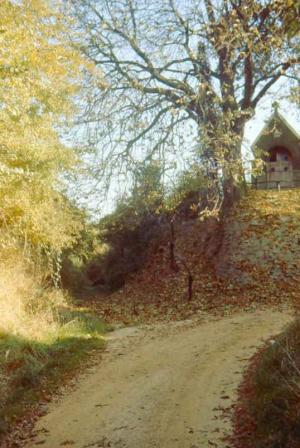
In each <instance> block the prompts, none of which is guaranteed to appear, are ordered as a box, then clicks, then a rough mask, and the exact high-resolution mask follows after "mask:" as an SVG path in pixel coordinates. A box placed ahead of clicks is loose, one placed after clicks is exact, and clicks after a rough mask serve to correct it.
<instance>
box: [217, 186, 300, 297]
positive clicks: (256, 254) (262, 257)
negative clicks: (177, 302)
mask: <svg viewBox="0 0 300 448" xmlns="http://www.w3.org/2000/svg"><path fill="white" fill-rule="evenodd" d="M215 265H216V273H217V275H219V276H225V277H226V278H229V279H231V280H233V281H234V282H238V283H240V284H242V285H245V286H247V285H248V286H256V285H257V282H264V283H265V284H268V287H269V288H272V290H273V289H275V288H278V286H279V287H283V286H284V285H285V286H286V287H290V286H291V285H292V284H294V283H295V282H296V283H297V282H298V281H299V278H300V277H299V269H300V190H298V189H295V190H284V191H274V190H271V191H251V192H250V193H249V195H248V196H246V197H245V198H244V199H243V200H242V201H241V202H240V203H239V204H238V205H237V206H236V207H235V208H234V210H232V212H231V213H230V215H229V216H228V218H227V220H226V222H225V226H224V235H223V241H222V246H221V249H220V251H219V254H218V258H217V262H216V264H215Z"/></svg>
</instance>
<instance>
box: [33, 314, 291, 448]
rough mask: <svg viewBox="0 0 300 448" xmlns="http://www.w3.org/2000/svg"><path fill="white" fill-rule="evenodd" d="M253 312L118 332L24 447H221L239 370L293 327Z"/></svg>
mask: <svg viewBox="0 0 300 448" xmlns="http://www.w3.org/2000/svg"><path fill="white" fill-rule="evenodd" d="M290 319H291V318H290V316H289V315H288V313H282V312H279V311H259V312H258V311H257V312H255V313H248V314H246V313H244V314H240V315H235V316H234V317H229V318H223V319H220V320H213V321H208V322H204V323H198V324H195V323H192V322H185V323H177V324H170V325H169V326H159V327H158V326H157V327H152V328H137V329H128V328H127V329H123V330H118V331H117V332H115V333H113V334H112V335H111V340H110V341H109V343H108V348H107V350H106V353H105V355H104V357H103V359H102V361H101V362H99V364H97V365H95V366H94V367H93V368H92V369H90V371H89V372H88V373H86V374H85V375H84V376H83V377H81V379H80V380H79V382H78V385H77V387H76V389H75V390H74V391H71V392H69V393H68V394H66V395H65V396H63V397H62V398H60V399H59V400H58V401H57V402H53V403H52V404H51V405H50V408H49V413H48V414H47V415H45V416H44V417H42V418H41V419H40V420H39V422H38V423H37V425H36V427H35V436H34V437H33V438H32V440H31V441H29V442H28V444H27V445H26V446H27V448H29V447H30V448H32V447H36V446H39V445H41V446H43V447H44V448H59V447H69V446H72V447H75V448H77V447H78V448H92V447H101V448H108V447H112V448H206V447H210V448H213V447H226V446H227V445H226V442H224V441H222V437H223V436H224V433H226V432H227V431H228V430H230V424H229V422H227V421H224V420H223V419H219V418H218V417H219V416H220V414H221V413H222V410H221V409H222V408H224V407H227V406H229V405H230V403H231V402H232V399H234V397H235V390H236V387H237V385H238V383H239V381H240V379H241V373H240V372H241V370H242V369H241V368H242V367H243V366H245V365H246V362H247V361H246V359H245V358H248V357H249V356H250V355H251V354H252V353H253V352H254V351H255V349H256V347H257V346H259V345H260V344H261V343H262V340H263V339H265V338H268V337H270V336H271V335H272V334H276V333H278V332H279V331H280V330H281V329H282V327H283V326H284V325H285V324H286V323H287V322H288V321H289V320H290Z"/></svg>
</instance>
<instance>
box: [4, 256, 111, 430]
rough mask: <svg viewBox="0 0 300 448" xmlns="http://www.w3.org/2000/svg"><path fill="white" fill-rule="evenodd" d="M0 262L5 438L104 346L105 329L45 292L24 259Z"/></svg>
mask: <svg viewBox="0 0 300 448" xmlns="http://www.w3.org/2000/svg"><path fill="white" fill-rule="evenodd" d="M0 259H1V262H0V436H1V434H2V435H3V434H4V433H6V432H7V431H8V430H9V429H10V428H11V426H12V425H13V424H14V423H15V422H16V421H18V420H19V419H20V417H21V416H22V415H23V414H24V413H25V412H26V409H28V406H29V407H31V406H32V405H33V404H34V403H36V402H37V401H39V400H40V399H42V398H43V395H44V394H45V393H46V394H47V393H48V392H50V389H51V390H53V388H54V389H55V388H56V386H57V383H58V382H61V381H62V379H63V376H64V374H67V376H69V375H70V374H71V375H72V372H75V371H76V370H77V369H78V365H79V364H80V363H81V361H82V360H83V359H85V358H86V357H87V355H88V352H89V351H90V350H91V349H94V348H98V347H100V346H102V345H103V339H102V334H103V332H104V331H105V327H104V326H103V325H102V323H101V322H100V321H99V320H98V319H96V318H95V317H94V316H92V315H90V314H88V313H87V311H86V310H83V309H76V308H75V307H74V306H72V305H71V304H70V303H69V304H68V300H67V299H66V297H65V296H64V294H63V292H62V291H61V290H56V289H54V288H49V287H48V288H45V287H44V286H43V284H44V283H43V279H42V276H41V275H37V274H36V273H34V270H33V267H32V266H31V265H30V264H29V263H25V262H24V260H23V258H22V254H18V253H16V252H15V253H14V254H13V256H12V253H10V254H9V256H8V254H7V253H6V254H5V256H4V253H1V257H0ZM4 260H5V261H4ZM45 391H46V392H45Z"/></svg>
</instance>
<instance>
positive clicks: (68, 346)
mask: <svg viewBox="0 0 300 448" xmlns="http://www.w3.org/2000/svg"><path fill="white" fill-rule="evenodd" d="M8 48H9V51H8ZM87 70H88V64H86V62H85V60H84V59H83V58H82V56H81V55H80V53H79V52H78V51H77V50H76V48H75V47H74V46H73V45H71V43H70V41H69V40H68V33H67V28H66V23H64V22H63V20H62V16H61V15H60V14H59V12H58V11H55V10H53V9H51V7H50V6H49V4H48V2H44V1H43V0H36V1H34V2H31V1H29V2H28V1H26V2H12V1H9V0H4V1H3V2H1V5H0V104H1V107H0V154H1V156H0V204H1V207H0V436H3V435H4V434H5V433H6V432H7V431H8V430H9V429H10V428H11V426H12V424H13V423H15V422H17V421H18V419H20V417H21V416H22V415H24V413H25V412H26V411H27V410H28V408H30V407H31V406H32V405H34V404H36V403H37V402H38V400H40V399H42V398H43V397H47V395H48V394H50V393H51V391H52V390H53V389H54V388H55V386H56V385H57V384H61V382H62V381H63V379H64V377H65V376H68V375H69V376H72V375H74V373H75V372H76V371H78V369H77V368H78V367H79V365H80V362H81V360H83V359H85V358H86V356H87V353H88V352H89V351H90V350H92V349H94V348H99V347H101V346H102V345H103V339H102V335H103V332H104V331H105V327H104V326H103V325H102V324H101V322H100V321H99V320H98V319H96V318H95V317H93V316H91V315H89V313H88V312H87V310H85V311H84V310H81V309H78V308H76V307H75V306H74V304H72V300H71V298H68V297H67V295H66V293H65V292H64V291H63V290H62V289H61V287H60V286H61V279H60V268H61V257H62V252H63V251H65V250H67V249H70V248H71V247H72V246H73V245H74V244H75V243H76V241H77V240H78V238H79V235H80V231H81V230H82V228H83V227H84V226H85V219H84V213H83V212H82V211H81V210H79V209H78V208H76V207H75V206H74V205H73V203H72V202H71V201H70V200H69V199H68V198H67V196H66V181H65V177H66V176H71V175H72V174H73V173H74V172H76V170H77V169H79V166H80V158H79V154H78V153H77V151H76V150H75V149H73V148H72V147H70V146H67V145H65V144H63V143H62V141H61V134H62V132H63V129H65V128H66V126H68V123H69V120H70V119H71V117H72V116H73V114H74V110H75V97H76V95H77V94H78V93H79V90H80V83H81V82H82V79H83V72H84V71H87Z"/></svg>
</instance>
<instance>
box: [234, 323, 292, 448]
mask: <svg viewBox="0 0 300 448" xmlns="http://www.w3.org/2000/svg"><path fill="white" fill-rule="evenodd" d="M299 405H300V320H299V318H298V319H297V320H295V321H294V322H293V323H292V324H291V325H290V326H289V327H288V328H287V329H286V330H285V331H284V332H283V333H282V334H280V335H279V336H277V337H275V339H271V340H269V341H268V343H267V345H266V346H265V347H264V348H263V349H262V350H261V351H260V352H259V353H257V354H256V355H255V356H254V358H253V359H252V360H251V363H250V367H249V368H248V370H247V371H246V374H245V376H244V380H243V383H242V384H241V386H240V389H239V399H238V402H237V404H236V406H235V413H234V429H235V430H234V436H233V438H232V441H233V444H234V447H236V448H296V447H299V445H300V422H299Z"/></svg>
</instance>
